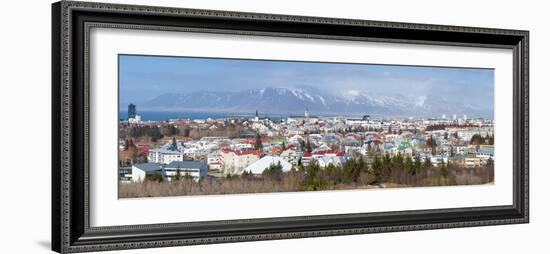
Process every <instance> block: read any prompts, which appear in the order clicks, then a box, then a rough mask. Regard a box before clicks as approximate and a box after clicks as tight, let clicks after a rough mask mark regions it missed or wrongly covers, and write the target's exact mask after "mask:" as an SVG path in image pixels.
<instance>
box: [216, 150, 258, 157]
mask: <svg viewBox="0 0 550 254" xmlns="http://www.w3.org/2000/svg"><path fill="white" fill-rule="evenodd" d="M222 152H223V153H234V154H235V155H250V154H253V155H256V156H261V155H262V153H261V152H260V151H257V150H251V149H248V150H237V151H233V150H231V149H222Z"/></svg>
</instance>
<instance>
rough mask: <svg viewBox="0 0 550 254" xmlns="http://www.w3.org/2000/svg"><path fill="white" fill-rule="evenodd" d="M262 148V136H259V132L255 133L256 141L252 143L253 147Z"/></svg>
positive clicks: (260, 149) (259, 149)
mask: <svg viewBox="0 0 550 254" xmlns="http://www.w3.org/2000/svg"><path fill="white" fill-rule="evenodd" d="M263 148H264V146H263V144H262V138H261V137H260V133H256V143H255V144H254V149H256V150H258V151H262V150H263Z"/></svg>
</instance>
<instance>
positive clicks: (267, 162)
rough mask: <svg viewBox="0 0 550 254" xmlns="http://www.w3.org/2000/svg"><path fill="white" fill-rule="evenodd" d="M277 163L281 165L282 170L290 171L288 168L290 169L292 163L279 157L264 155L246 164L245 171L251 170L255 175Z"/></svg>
mask: <svg viewBox="0 0 550 254" xmlns="http://www.w3.org/2000/svg"><path fill="white" fill-rule="evenodd" d="M278 164H280V165H281V167H282V170H283V172H288V171H290V169H292V164H290V163H288V162H287V161H285V160H284V159H282V158H281V157H278V156H265V157H263V158H261V159H260V160H257V161H256V162H254V163H252V164H250V165H248V167H246V168H245V171H247V172H252V174H255V175H259V174H262V172H264V170H265V169H266V168H269V166H271V165H278Z"/></svg>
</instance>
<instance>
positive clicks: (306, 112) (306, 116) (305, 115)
mask: <svg viewBox="0 0 550 254" xmlns="http://www.w3.org/2000/svg"><path fill="white" fill-rule="evenodd" d="M304 117H305V118H309V110H308V109H307V107H306V111H304Z"/></svg>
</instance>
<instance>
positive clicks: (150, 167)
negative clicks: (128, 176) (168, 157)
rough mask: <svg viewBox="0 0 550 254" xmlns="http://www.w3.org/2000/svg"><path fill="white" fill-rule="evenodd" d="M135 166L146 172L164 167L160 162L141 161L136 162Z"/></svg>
mask: <svg viewBox="0 0 550 254" xmlns="http://www.w3.org/2000/svg"><path fill="white" fill-rule="evenodd" d="M134 167H136V168H139V169H141V170H143V171H145V172H153V171H160V170H161V169H162V167H161V165H160V164H158V163H141V164H135V165H134Z"/></svg>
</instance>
